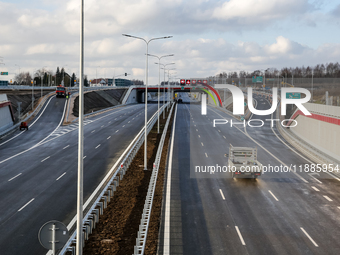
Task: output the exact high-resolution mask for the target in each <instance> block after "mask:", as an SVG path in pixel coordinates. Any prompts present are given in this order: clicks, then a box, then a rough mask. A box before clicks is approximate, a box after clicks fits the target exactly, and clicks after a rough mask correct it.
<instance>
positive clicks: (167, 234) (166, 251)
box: [163, 105, 177, 255]
mask: <svg viewBox="0 0 340 255" xmlns="http://www.w3.org/2000/svg"><path fill="white" fill-rule="evenodd" d="M176 116H177V105H176V111H175V116H174V123H173V128H172V137H171V145H170V154H169V164H168V176H167V183H166V200H165V201H166V202H165V220H164V242H163V245H164V248H163V254H164V255H169V254H170V202H171V201H170V197H171V171H172V156H173V151H174V138H175V129H176Z"/></svg>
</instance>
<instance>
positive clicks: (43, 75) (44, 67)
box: [40, 66, 47, 98]
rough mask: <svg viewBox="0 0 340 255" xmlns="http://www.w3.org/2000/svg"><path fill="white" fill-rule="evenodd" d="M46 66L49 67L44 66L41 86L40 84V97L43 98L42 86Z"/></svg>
mask: <svg viewBox="0 0 340 255" xmlns="http://www.w3.org/2000/svg"><path fill="white" fill-rule="evenodd" d="M45 67H47V66H44V67H43V68H42V70H43V74H42V75H41V86H40V97H41V98H42V94H43V93H42V86H43V78H44V76H45V69H44V68H45Z"/></svg>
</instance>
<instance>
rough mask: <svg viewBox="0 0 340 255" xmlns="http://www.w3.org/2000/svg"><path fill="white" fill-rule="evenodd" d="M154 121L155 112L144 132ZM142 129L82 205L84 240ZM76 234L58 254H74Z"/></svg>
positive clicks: (139, 143) (137, 144) (136, 147)
mask: <svg viewBox="0 0 340 255" xmlns="http://www.w3.org/2000/svg"><path fill="white" fill-rule="evenodd" d="M166 106H167V104H165V105H163V106H162V107H161V108H160V109H159V111H160V113H161V112H162V111H163V110H164V109H165V108H166ZM156 121H157V112H156V113H155V114H154V115H153V116H152V117H151V118H150V120H149V121H148V125H147V130H146V132H147V133H149V132H150V131H151V129H152V127H153V126H154V124H155V123H156ZM144 129H145V128H144V127H143V128H142V130H141V131H140V132H139V133H138V134H137V136H136V137H135V138H134V140H133V141H132V142H131V143H130V145H129V146H128V148H127V149H126V151H125V153H123V154H122V156H121V157H120V158H119V159H118V160H117V162H116V164H115V165H114V166H113V167H112V168H111V170H110V171H109V173H108V174H107V175H106V177H105V178H104V179H103V180H102V182H101V183H100V184H99V185H98V187H97V188H96V190H95V191H94V192H93V193H92V195H91V197H90V198H89V199H88V200H87V201H86V203H85V204H84V213H86V215H85V216H84V219H83V236H82V238H83V239H84V240H88V238H89V235H90V234H91V233H92V230H93V228H95V225H96V223H98V222H99V216H100V215H102V214H103V211H104V209H105V208H106V207H107V203H108V202H110V199H111V198H112V197H113V195H114V192H115V191H116V189H117V187H118V186H119V182H120V181H121V180H122V179H123V177H124V175H125V173H126V171H127V169H128V167H129V166H130V164H131V162H132V160H133V159H134V157H135V155H136V154H137V152H138V150H139V148H140V147H141V146H142V144H143V143H144V132H145V130H144ZM118 162H121V163H120V165H119V166H117V164H118ZM74 219H75V218H74ZM75 223H76V221H75V220H72V221H71V223H70V224H69V226H68V228H69V230H74V225H75ZM76 234H77V233H76V231H74V232H73V234H72V235H71V237H70V238H69V240H68V241H67V243H66V245H65V246H64V247H63V249H62V250H61V251H60V253H59V254H65V253H66V252H68V251H70V252H72V254H75V244H76V238H77V237H76ZM83 243H85V242H83Z"/></svg>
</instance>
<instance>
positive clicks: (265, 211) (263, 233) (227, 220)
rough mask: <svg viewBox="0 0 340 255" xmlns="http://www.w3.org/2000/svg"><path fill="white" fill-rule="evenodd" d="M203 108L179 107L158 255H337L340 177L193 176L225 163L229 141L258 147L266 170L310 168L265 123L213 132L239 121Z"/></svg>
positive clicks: (263, 105)
mask: <svg viewBox="0 0 340 255" xmlns="http://www.w3.org/2000/svg"><path fill="white" fill-rule="evenodd" d="M182 99H183V101H184V102H185V101H186V102H188V100H190V98H188V97H187V96H186V95H185V94H184V95H183V96H182ZM255 100H256V102H257V106H256V107H257V109H269V108H270V105H269V102H268V101H267V100H266V99H265V98H262V97H260V96H255ZM200 107H201V106H200V105H197V104H196V105H195V104H178V109H177V117H176V124H175V133H174V136H173V151H172V152H171V151H170V154H169V155H170V158H171V153H172V158H171V159H169V162H170V163H169V166H168V167H169V168H168V173H169V171H170V176H168V177H167V180H166V181H167V183H166V186H167V185H168V187H169V186H170V189H169V188H167V189H166V190H167V192H168V191H169V190H170V192H171V193H170V195H169V194H167V193H166V195H165V196H168V195H169V196H170V199H169V200H168V199H167V200H166V201H165V203H164V208H163V211H164V213H163V218H162V228H161V230H162V231H161V236H160V240H161V241H160V249H159V250H160V253H159V254H261V255H263V254H334V255H335V254H340V242H339V238H340V231H339V229H340V217H339V213H340V199H339V196H338V194H339V192H340V180H339V179H338V178H336V177H335V176H333V175H330V174H327V173H320V175H317V174H313V173H308V172H307V173H306V172H301V173H300V172H296V173H293V172H271V173H268V172H267V173H265V174H264V175H262V176H261V177H260V178H259V179H258V180H253V179H240V178H236V179H233V178H231V174H230V173H220V174H219V173H215V174H211V173H204V172H195V169H197V168H196V167H198V166H201V167H204V166H216V165H219V166H224V165H227V158H226V157H225V154H226V153H228V150H229V144H232V145H233V146H249V147H257V149H258V160H259V161H260V162H261V163H262V164H263V165H267V166H269V165H271V166H280V165H282V166H284V165H287V166H290V165H297V166H299V165H302V164H303V165H304V164H307V165H308V164H310V163H311V162H310V161H309V160H308V159H306V158H304V157H303V156H300V155H299V154H297V153H296V152H295V151H294V150H292V149H293V148H289V146H288V143H287V142H285V141H284V139H283V138H282V137H281V136H280V135H279V132H278V131H277V129H276V128H275V127H274V128H273V129H272V128H271V126H270V122H269V124H268V122H267V123H265V125H266V126H264V127H262V128H255V127H249V126H248V127H246V128H244V127H243V125H234V126H233V127H231V126H230V124H229V123H228V124H226V125H216V127H213V120H214V119H227V120H231V119H233V121H234V122H240V121H238V120H236V119H234V118H233V117H232V116H230V115H228V114H226V113H225V112H222V111H220V110H218V109H216V108H213V107H210V106H208V109H207V110H208V112H207V115H206V116H204V115H201V108H200ZM270 118H271V116H252V119H262V120H265V119H270ZM255 123H256V122H254V123H253V125H255ZM257 124H258V123H257ZM286 144H287V145H286ZM170 148H171V147H170ZM171 162H172V163H171ZM170 177H171V178H170ZM168 229H169V232H168V231H167V230H168ZM167 244H169V245H167Z"/></svg>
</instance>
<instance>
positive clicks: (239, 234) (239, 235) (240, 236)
mask: <svg viewBox="0 0 340 255" xmlns="http://www.w3.org/2000/svg"><path fill="white" fill-rule="evenodd" d="M235 228H236V232H237V234H238V237H239V238H240V240H241V243H242V245H246V243H245V242H244V240H243V237H242V235H241V232H240V230H239V229H238V226H235Z"/></svg>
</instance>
